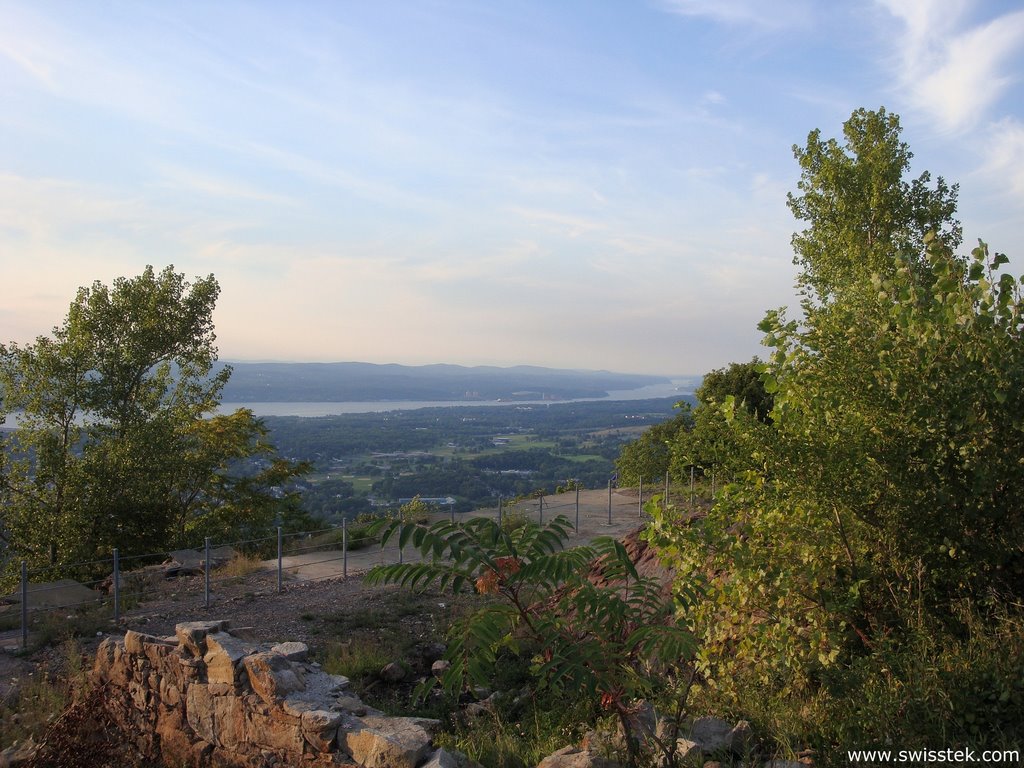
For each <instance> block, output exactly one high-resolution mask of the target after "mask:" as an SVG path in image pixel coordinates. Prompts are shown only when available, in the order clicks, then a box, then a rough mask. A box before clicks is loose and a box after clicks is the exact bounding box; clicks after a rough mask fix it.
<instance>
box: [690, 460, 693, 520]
mask: <svg viewBox="0 0 1024 768" xmlns="http://www.w3.org/2000/svg"><path fill="white" fill-rule="evenodd" d="M693 470H694V466H693V464H691V465H690V511H691V512H693Z"/></svg>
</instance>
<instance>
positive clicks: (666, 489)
mask: <svg viewBox="0 0 1024 768" xmlns="http://www.w3.org/2000/svg"><path fill="white" fill-rule="evenodd" d="M668 487H669V486H668V472H665V504H664V507H665V511H666V512H668Z"/></svg>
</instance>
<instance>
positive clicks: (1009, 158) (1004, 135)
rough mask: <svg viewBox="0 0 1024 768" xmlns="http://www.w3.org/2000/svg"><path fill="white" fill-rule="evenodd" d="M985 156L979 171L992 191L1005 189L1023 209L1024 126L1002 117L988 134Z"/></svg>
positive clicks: (1016, 121)
mask: <svg viewBox="0 0 1024 768" xmlns="http://www.w3.org/2000/svg"><path fill="white" fill-rule="evenodd" d="M985 145H986V147H987V157H986V161H985V165H984V167H983V168H982V169H981V172H982V173H984V174H985V175H986V176H989V177H990V178H991V179H992V187H993V188H995V189H1007V190H1008V191H1009V193H1010V194H1011V195H1012V196H1013V197H1014V198H1016V202H1017V204H1018V205H1021V206H1024V123H1022V122H1021V121H1020V120H1017V119H1014V118H1004V119H1003V120H1000V121H999V122H997V123H995V124H994V125H993V126H992V128H991V130H990V131H989V135H988V140H987V141H986V143H985Z"/></svg>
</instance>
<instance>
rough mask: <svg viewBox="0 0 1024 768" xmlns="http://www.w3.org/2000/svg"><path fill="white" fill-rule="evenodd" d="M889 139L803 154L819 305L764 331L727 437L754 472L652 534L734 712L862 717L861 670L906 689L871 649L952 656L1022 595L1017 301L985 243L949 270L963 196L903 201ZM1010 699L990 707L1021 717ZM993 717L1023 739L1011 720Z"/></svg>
mask: <svg viewBox="0 0 1024 768" xmlns="http://www.w3.org/2000/svg"><path fill="white" fill-rule="evenodd" d="M898 135H899V128H898V121H897V120H896V118H895V116H887V115H885V113H884V112H880V113H868V112H864V111H863V110H861V111H858V112H856V113H854V116H853V117H852V118H851V122H850V123H847V136H848V139H849V142H850V145H851V146H852V147H853V148H854V149H855V160H851V158H850V157H849V156H848V155H847V154H846V153H844V152H838V151H837V145H836V143H835V142H828V143H826V144H822V143H821V142H820V140H819V138H818V134H817V132H814V133H812V134H811V137H810V139H809V143H808V148H807V149H806V150H798V151H797V158H798V159H799V160H800V161H801V164H802V165H803V166H804V168H805V173H804V178H803V180H802V182H801V190H802V191H803V192H804V197H803V198H791V204H794V203H795V204H796V205H795V208H794V210H795V211H796V212H797V213H798V215H800V213H801V212H807V213H808V215H807V216H805V218H808V219H809V220H811V221H812V227H811V229H809V230H808V231H805V232H804V233H803V234H802V235H798V236H797V237H796V238H795V239H794V243H795V245H796V247H797V250H798V262H799V263H801V265H802V267H803V272H802V274H801V276H800V280H801V283H802V284H803V285H805V286H806V287H809V288H811V289H812V290H813V291H814V295H813V296H811V297H808V298H807V300H805V302H804V304H803V309H804V314H803V317H802V318H801V319H800V321H799V322H798V321H795V320H789V319H787V318H786V316H785V313H784V312H782V311H772V312H769V313H768V314H767V316H766V318H765V320H764V321H763V322H762V323H761V325H760V328H761V330H762V331H763V332H764V333H765V338H764V343H765V344H766V346H768V347H769V348H770V349H771V350H772V353H771V355H770V357H769V359H768V361H767V362H766V364H765V366H764V370H763V374H762V377H763V383H764V386H765V389H766V391H768V392H769V393H772V394H774V405H773V410H772V413H771V422H772V427H771V428H770V429H758V428H756V425H755V424H753V423H752V422H751V421H750V420H744V419H740V418H729V422H730V424H731V426H732V428H733V430H734V432H735V434H736V438H735V439H736V440H737V441H739V443H740V444H741V445H742V447H743V454H744V455H745V456H750V457H751V458H752V459H753V461H752V462H751V463H750V465H749V466H748V467H747V470H746V472H745V473H744V474H743V475H741V476H740V478H739V479H738V481H737V482H735V483H733V484H731V485H730V486H728V487H727V488H726V489H725V492H724V493H723V494H722V496H721V497H720V498H719V500H718V502H717V503H716V504H715V506H714V507H713V509H712V510H711V512H710V513H709V514H708V516H707V518H706V519H704V520H703V521H701V522H699V523H697V524H694V525H690V526H679V525H677V524H676V521H675V520H674V519H673V516H672V514H671V513H670V514H669V515H667V516H665V517H663V518H662V519H660V520H658V521H657V523H656V530H655V531H654V533H653V536H654V537H655V539H656V540H658V541H660V542H661V543H662V545H663V546H664V548H665V551H666V552H667V553H669V554H670V556H672V557H674V558H675V560H676V565H677V566H678V567H679V570H680V578H681V579H683V580H686V579H693V578H700V577H703V576H705V575H707V574H709V573H711V574H721V576H720V577H719V578H714V579H712V580H711V582H710V584H709V586H708V591H709V599H708V600H707V601H706V602H704V603H702V604H700V605H699V606H697V607H696V609H695V610H694V611H692V612H690V613H689V614H688V619H689V620H690V621H691V622H692V623H693V626H694V627H695V629H698V630H699V631H698V635H699V636H700V637H701V639H702V646H701V649H702V650H701V654H702V665H703V667H702V668H703V670H704V672H705V673H706V674H707V675H708V677H709V678H710V679H713V680H714V681H715V684H716V685H718V686H720V689H721V690H723V691H728V692H731V695H732V696H733V697H734V700H736V701H738V700H739V699H740V698H741V697H742V696H743V695H744V694H743V690H742V687H743V685H745V684H750V683H751V682H752V681H753V682H756V683H757V684H759V685H762V686H765V687H766V688H767V690H768V691H769V692H770V693H768V694H764V695H769V696H780V697H785V696H789V695H792V694H793V693H794V692H802V693H805V694H808V695H814V696H819V697H820V696H823V695H829V693H831V695H833V696H835V697H836V699H837V700H838V698H839V697H841V696H842V697H850V696H853V697H857V696H859V695H861V693H862V692H858V691H853V692H851V691H850V690H849V688H848V687H847V688H846V689H844V686H849V685H850V676H849V675H848V674H846V673H845V672H844V670H846V671H849V670H851V669H855V668H859V669H862V670H863V669H865V668H866V669H868V670H869V674H868V675H867V677H870V676H872V675H873V676H874V677H875V679H883V678H884V676H885V675H889V678H887V679H890V680H891V679H895V682H894V683H893V685H892V689H893V690H899V691H902V690H913V683H914V680H913V679H911V677H910V676H908V677H903V678H900V677H895V678H894V676H896V675H897V674H898V673H896V672H894V671H893V670H894V669H895V668H896V665H895V664H893V663H892V661H893V658H892V657H891V656H887V655H885V653H883V651H882V650H880V649H883V648H889V649H891V648H892V647H893V646H899V644H900V643H899V641H898V640H896V638H921V637H923V636H926V635H927V636H930V635H931V634H933V633H934V634H935V635H939V636H943V637H953V638H956V637H958V636H960V635H961V634H962V633H963V632H964V631H965V630H963V629H962V627H961V625H960V623H959V622H960V616H961V615H962V606H963V605H965V604H966V605H968V606H973V607H977V606H987V608H985V610H996V609H995V608H994V606H999V605H1004V606H1006V605H1011V604H1013V603H1014V602H1019V601H1020V598H1021V596H1022V595H1024V567H1022V566H1024V544H1022V542H1024V508H1022V506H1021V504H1020V501H1019V500H1020V499H1021V498H1024V466H1022V465H1021V462H1020V456H1021V455H1024V420H1022V418H1021V416H1020V414H1021V408H1022V406H1024V345H1022V344H1021V337H1022V333H1024V301H1022V296H1021V281H1019V280H1017V279H1015V278H1014V277H1012V276H1011V275H1009V274H1007V273H1006V272H1005V271H1004V267H1005V264H1006V257H1005V256H1002V255H1000V254H996V255H995V256H992V255H991V254H990V253H989V251H988V248H987V247H986V246H984V245H983V244H982V245H980V246H979V247H978V248H977V249H975V250H974V251H973V253H972V255H971V257H970V258H967V259H965V258H962V257H958V256H957V255H955V254H954V252H953V250H952V244H953V243H955V242H956V241H957V240H958V232H959V227H958V225H957V224H956V223H955V222H954V221H953V219H952V215H953V213H954V206H953V200H952V196H953V191H955V188H953V191H951V190H949V189H948V188H946V187H945V185H944V184H942V183H941V182H940V184H939V186H938V188H937V189H936V190H931V191H927V190H926V189H925V187H924V182H925V181H926V180H927V175H923V176H922V177H919V179H918V180H916V181H915V182H912V183H907V182H904V181H903V180H902V173H903V172H904V171H905V170H906V163H907V160H908V159H909V152H907V150H906V147H905V145H903V144H902V143H901V142H899V141H898ZM823 148H827V149H828V151H825V150H824V149H823ZM811 159H813V162H811ZM808 169H813V174H812V173H811V172H810V170H808ZM897 171H899V172H900V173H897ZM854 182H856V183H854ZM812 202H813V206H812ZM816 206H820V207H816ZM828 212H831V213H830V215H825V214H826V213H828ZM812 245H813V248H812V247H811V246H812ZM726 415H727V417H728V416H729V413H727V414H726ZM974 609H975V608H971V610H974ZM915 644H916V643H915ZM922 645H925V644H922ZM932 647H934V646H932ZM862 662H863V663H862ZM864 663H866V665H867V666H866V667H865V666H864ZM936 663H937V662H934V661H933V662H928V661H925V662H922V664H923V666H924V667H925V668H927V667H929V665H932V666H934V665H935V664H936ZM918 669H920V667H918ZM915 674H916V673H915ZM944 674H946V677H945V678H944V679H945V680H946V682H947V683H949V681H951V680H953V674H954V671H952V670H950V671H949V672H948V673H944ZM944 684H945V683H944ZM949 684H950V685H952V684H953V683H949ZM1004 684H1005V685H1008V686H1009V688H1007V690H1006V691H1005V695H1004V694H1003V693H1000V694H997V698H998V697H1003V698H1001V699H1000V700H1001V701H1008V700H1013V701H1018V700H1020V694H1021V690H1020V689H1021V687H1022V686H1020V685H1019V684H1017V688H1016V689H1013V685H1014V684H1013V683H1012V682H1007V681H1005V680H1004V681H1000V683H999V685H1004ZM822 686H824V688H823V687H822ZM937 695H940V696H945V697H948V698H953V697H954V694H953V693H951V692H950V690H949V689H946V690H944V691H943V692H942V693H941V694H937ZM957 695H959V694H957ZM952 714H958V713H952ZM932 717H935V718H944V717H945V718H946V721H949V722H952V720H951V715H950V714H949V713H946V714H944V713H943V712H942V711H937V712H935V713H933V714H932ZM977 717H978V715H976V714H974V713H972V714H971V720H972V722H973V725H972V726H971V727H974V728H976V726H977V723H978V722H980V720H977ZM992 717H993V718H994V719H993V721H992V723H993V725H994V727H1008V726H1011V725H1012V727H1016V725H1015V724H1014V723H1015V721H1014V720H1013V719H1012V718H1010V717H1008V716H1007V710H1005V709H1004V710H1001V711H1000V710H993V714H992ZM946 721H944V722H946ZM964 728H965V729H966V726H964ZM865 730H869V729H865ZM952 732H953V731H947V733H952ZM959 733H962V734H963V735H965V736H966V735H969V734H970V733H974V732H973V731H969V730H964V731H962V732H959ZM885 734H886V731H885V729H879V730H876V731H875V732H874V733H873V734H872V738H878V739H881V738H883V737H884V736H885ZM975 735H976V734H975ZM889 737H890V738H891V737H892V733H891V731H890V732H889ZM862 744H863V742H862Z"/></svg>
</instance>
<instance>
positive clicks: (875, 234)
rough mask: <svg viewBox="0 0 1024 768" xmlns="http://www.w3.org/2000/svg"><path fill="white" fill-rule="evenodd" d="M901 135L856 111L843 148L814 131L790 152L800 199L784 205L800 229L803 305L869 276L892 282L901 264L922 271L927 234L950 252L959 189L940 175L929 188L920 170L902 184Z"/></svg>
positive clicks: (905, 152)
mask: <svg viewBox="0 0 1024 768" xmlns="http://www.w3.org/2000/svg"><path fill="white" fill-rule="evenodd" d="M901 130H902V129H901V128H900V122H899V117H898V116H897V115H894V114H890V113H888V112H886V111H885V109H884V108H880V109H878V110H877V111H869V110H865V109H858V110H856V111H855V112H854V113H853V114H852V115H851V116H850V119H849V120H847V121H846V122H845V123H844V124H843V136H844V138H845V143H844V144H840V143H839V142H838V141H837V140H836V139H829V140H827V141H822V139H821V132H820V131H819V130H817V129H815V130H813V131H811V133H810V134H809V135H808V136H807V146H806V147H799V146H796V145H794V147H793V154H794V155H795V157H796V159H797V162H798V163H799V164H800V170H801V174H800V181H799V183H798V184H797V187H798V189H799V191H800V194H798V195H794V194H792V193H790V194H789V195H788V201H789V208H790V210H791V211H792V212H793V215H794V216H795V217H796V218H797V219H799V220H801V221H805V222H807V229H805V230H804V231H803V232H799V233H797V234H794V235H793V249H794V250H795V251H796V256H795V258H794V263H796V264H797V265H798V266H799V267H800V269H801V272H800V275H799V283H800V285H801V286H803V287H804V289H806V290H807V296H808V298H813V299H817V300H819V301H823V302H824V301H828V300H830V299H831V298H833V297H835V295H836V294H837V293H838V292H840V291H844V290H850V289H854V288H856V287H857V286H866V285H868V284H869V282H870V278H871V275H873V274H878V275H881V276H882V277H885V278H889V277H892V274H893V272H894V271H895V270H896V268H897V265H898V264H901V263H906V264H909V265H910V267H911V269H912V270H915V271H917V270H919V269H920V270H924V271H925V272H926V271H927V265H926V262H925V260H924V253H925V248H924V236H925V234H926V233H928V232H932V233H934V235H935V236H936V237H937V238H938V239H939V241H940V242H941V243H942V244H943V245H944V246H946V247H948V248H950V249H955V248H956V247H957V246H958V245H959V244H960V238H961V229H960V223H959V222H958V221H957V220H956V219H954V218H953V216H954V214H955V212H956V198H957V191H958V186H957V185H953V186H949V185H948V184H947V183H946V182H945V180H944V179H943V178H942V177H941V176H940V177H938V178H937V179H936V182H935V185H934V187H932V186H930V184H931V175H930V174H929V173H928V172H927V171H926V172H924V173H922V174H921V175H920V176H918V177H917V178H916V179H912V180H909V181H908V180H907V179H906V178H905V176H906V174H907V171H908V170H909V169H910V160H911V159H912V158H913V153H912V152H911V151H910V149H909V147H908V146H907V144H906V143H905V142H903V141H902V140H901V138H900V134H901Z"/></svg>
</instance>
